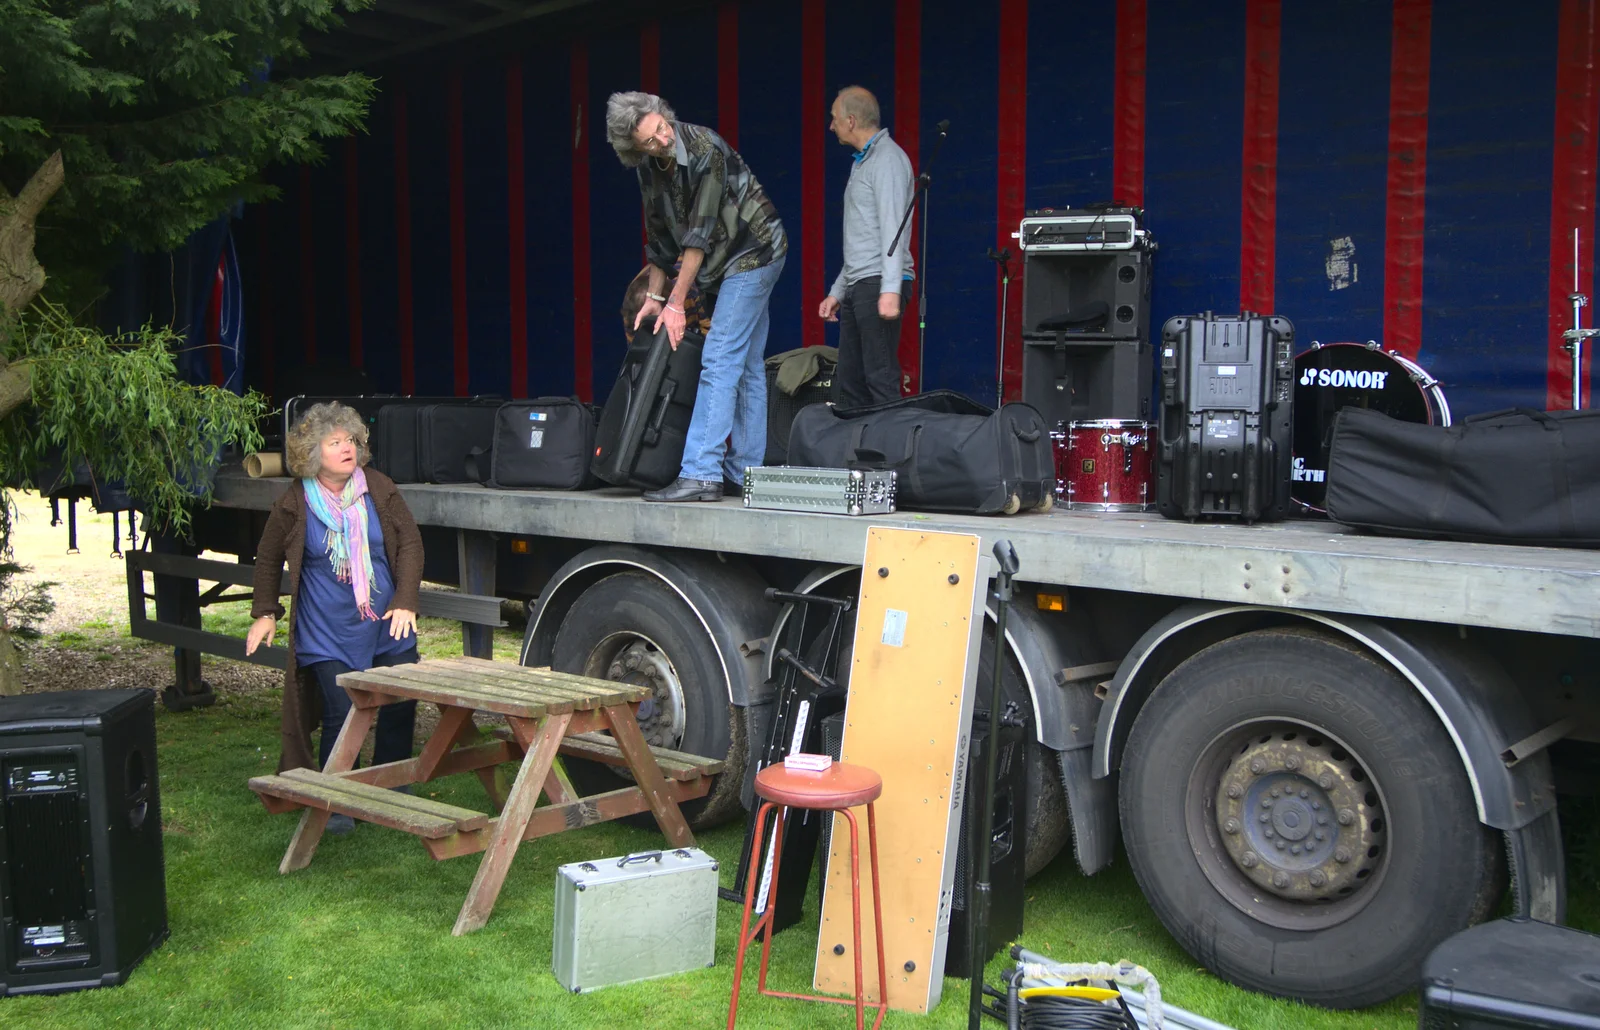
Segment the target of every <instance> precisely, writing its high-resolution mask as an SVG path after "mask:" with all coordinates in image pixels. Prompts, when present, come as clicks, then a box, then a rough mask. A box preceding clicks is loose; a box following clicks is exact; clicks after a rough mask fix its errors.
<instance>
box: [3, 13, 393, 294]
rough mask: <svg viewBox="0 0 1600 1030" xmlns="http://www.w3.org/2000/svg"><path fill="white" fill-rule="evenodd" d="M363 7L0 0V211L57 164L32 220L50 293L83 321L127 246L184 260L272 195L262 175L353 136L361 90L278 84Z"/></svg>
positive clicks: (318, 80) (327, 83) (368, 90)
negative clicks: (309, 40) (56, 185)
mask: <svg viewBox="0 0 1600 1030" xmlns="http://www.w3.org/2000/svg"><path fill="white" fill-rule="evenodd" d="M369 3H370V0H208V2H200V0H111V2H103V3H92V2H74V0H0V198H3V197H4V196H5V195H6V194H5V192H4V191H5V190H7V189H9V190H10V191H11V192H12V193H15V192H16V191H18V190H20V189H21V188H22V186H23V184H24V183H25V182H27V181H28V179H29V178H30V177H31V176H32V175H33V174H34V172H35V171H36V170H37V169H38V168H39V167H40V166H41V165H42V164H43V163H44V161H45V160H46V158H48V157H49V156H50V155H51V154H53V153H55V152H57V151H59V152H60V153H61V155H62V158H63V160H64V162H65V166H66V180H65V183H64V185H63V186H62V188H61V190H60V192H59V193H58V194H57V195H56V196H55V197H54V198H53V199H52V201H51V202H50V204H49V206H48V207H47V208H46V209H45V211H44V212H43V213H42V214H41V215H40V217H39V236H38V242H37V245H36V246H37V253H38V259H39V262H40V263H41V264H42V265H43V266H44V267H45V268H46V269H48V270H49V272H50V276H51V278H52V279H53V280H54V281H55V285H54V286H52V288H51V295H52V296H56V297H57V298H59V299H63V300H68V301H70V302H72V307H73V310H75V311H76V310H79V306H80V304H81V302H82V301H84V300H86V299H87V297H86V296H85V295H86V294H88V293H92V291H93V290H94V288H95V285H96V284H97V283H98V282H99V278H100V276H101V275H102V274H103V272H104V271H105V270H106V268H107V267H108V266H109V264H110V263H111V261H112V260H113V258H114V256H115V254H116V253H117V250H118V248H120V247H121V246H122V245H124V244H127V245H131V246H132V247H133V248H135V249H137V250H143V251H157V250H166V249H171V248H174V247H177V246H179V245H180V244H182V243H183V241H184V240H185V239H186V238H187V237H188V236H189V234H190V233H192V232H193V231H194V230H196V229H198V228H200V227H201V226H203V225H205V224H206V223H207V222H209V221H211V220H212V219H214V218H216V217H217V216H218V215H220V214H222V213H223V212H225V211H227V210H228V209H229V208H230V207H231V206H232V205H233V204H235V203H236V202H239V201H245V202H250V201H259V200H264V199H269V198H271V197H272V196H274V189H273V188H272V187H271V186H269V185H267V184H266V183H265V182H263V180H262V177H261V172H262V170H263V169H264V168H266V167H267V166H268V165H269V164H272V163H275V162H288V163H298V162H307V161H317V160H320V159H321V157H322V156H323V155H322V148H321V146H320V144H319V140H322V139H326V138H330V137H338V136H344V135H348V134H349V133H351V132H354V131H357V130H359V128H360V127H361V122H362V119H363V118H364V117H365V115H366V110H367V106H368V104H369V102H370V100H371V97H372V94H373V89H374V85H373V82H372V80H371V79H370V78H368V77H367V76H365V75H361V74H357V73H349V74H345V75H338V76H319V77H312V78H296V77H293V76H291V75H286V74H284V70H285V69H286V68H288V67H290V66H292V63H293V61H294V60H295V59H297V58H299V57H302V56H303V55H304V53H305V51H304V48H303V46H302V45H301V43H300V37H301V35H302V34H303V33H305V32H307V31H320V30H324V29H327V28H330V27H332V26H333V25H335V24H336V23H337V20H338V16H339V14H340V13H341V12H342V11H347V10H353V9H356V8H360V7H365V6H368V5H369ZM269 68H270V69H271V71H272V74H270V75H269V74H268V70H269ZM63 286H66V287H68V289H65V290H63V289H61V287H63Z"/></svg>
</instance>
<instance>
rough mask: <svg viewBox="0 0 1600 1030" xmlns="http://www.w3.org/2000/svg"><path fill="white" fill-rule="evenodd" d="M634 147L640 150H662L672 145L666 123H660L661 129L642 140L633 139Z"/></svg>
mask: <svg viewBox="0 0 1600 1030" xmlns="http://www.w3.org/2000/svg"><path fill="white" fill-rule="evenodd" d="M634 145H635V146H637V147H638V148H639V149H640V150H646V151H654V150H664V149H666V148H667V147H670V146H671V145H672V137H671V135H670V134H669V132H668V128H667V123H666V122H662V123H661V127H660V128H658V129H656V131H655V132H652V133H651V134H650V135H648V136H646V137H644V138H643V139H638V138H635V140H634Z"/></svg>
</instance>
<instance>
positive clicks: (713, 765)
mask: <svg viewBox="0 0 1600 1030" xmlns="http://www.w3.org/2000/svg"><path fill="white" fill-rule="evenodd" d="M561 753H562V754H563V755H570V756H571V757H573V758H587V759H589V760H590V761H595V762H605V763H606V764H608V765H627V764H628V760H627V759H626V758H625V757H623V754H622V749H621V748H620V747H618V746H617V742H616V741H615V740H613V739H611V737H609V736H606V735H605V734H601V733H578V734H568V735H567V737H566V738H565V739H564V740H562V741H561ZM650 753H651V754H653V755H655V756H656V764H657V765H659V766H661V771H662V772H663V773H665V774H666V775H667V776H669V777H671V778H672V779H675V780H692V779H694V778H695V777H697V776H713V775H715V774H717V773H719V772H721V771H722V763H721V762H719V761H717V760H716V759H714V758H702V757H700V756H699V755H691V754H688V753H686V752H683V751H673V750H670V749H668V748H664V747H652V748H651V749H650Z"/></svg>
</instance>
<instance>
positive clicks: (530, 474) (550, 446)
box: [489, 397, 598, 490]
mask: <svg viewBox="0 0 1600 1030" xmlns="http://www.w3.org/2000/svg"><path fill="white" fill-rule="evenodd" d="M594 432H595V416H594V409H593V408H591V407H589V405H587V404H585V403H583V402H582V401H580V400H578V399H577V398H576V397H537V398H535V399H533V400H531V401H511V402H509V403H507V404H502V405H500V410H499V411H498V412H496V414H495V421H494V456H493V458H492V459H491V463H490V468H491V470H492V471H491V472H490V475H489V485H490V486H493V487H496V488H507V487H536V488H541V489H546V490H586V489H588V488H590V487H592V486H596V485H598V480H596V479H595V478H594V476H593V474H592V473H591V472H590V471H589V463H590V461H591V460H592V459H593V458H594Z"/></svg>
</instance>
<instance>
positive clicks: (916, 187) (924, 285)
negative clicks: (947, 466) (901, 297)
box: [879, 118, 950, 393]
mask: <svg viewBox="0 0 1600 1030" xmlns="http://www.w3.org/2000/svg"><path fill="white" fill-rule="evenodd" d="M934 128H935V129H937V130H938V131H939V138H938V139H936V140H934V141H933V153H932V154H931V155H929V157H928V160H926V161H924V162H923V164H922V174H921V175H918V176H917V181H916V182H915V183H913V184H912V190H911V202H910V203H908V204H907V205H906V213H905V215H904V216H903V217H902V218H901V219H900V228H899V229H896V230H895V234H894V239H892V240H890V241H889V252H888V253H887V254H885V255H884V257H894V251H895V248H896V247H898V246H899V245H900V237H901V236H903V235H904V234H905V231H906V225H907V223H909V222H910V221H911V212H912V211H915V210H916V207H917V197H919V196H920V197H922V253H920V254H918V255H917V392H918V393H921V392H923V384H922V369H923V365H924V364H925V358H924V355H925V353H926V349H925V348H924V347H923V343H924V342H925V341H926V340H927V336H928V187H929V186H930V185H932V183H933V176H932V174H931V173H930V172H929V169H930V168H932V167H933V163H934V162H935V161H937V160H938V159H939V151H940V150H941V149H943V148H944V140H945V135H946V133H948V132H949V130H950V119H948V118H946V119H945V120H943V121H941V122H940V123H938V124H937V125H935V126H934ZM879 289H882V285H881V284H880V285H879Z"/></svg>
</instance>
